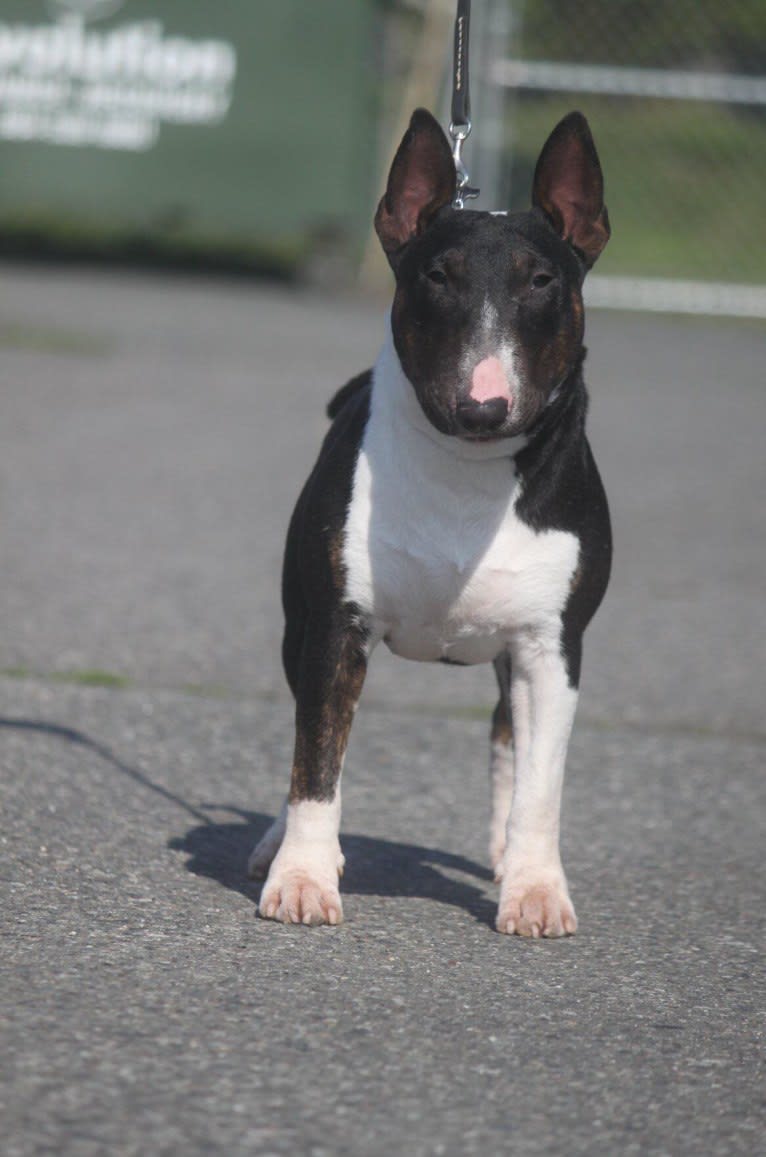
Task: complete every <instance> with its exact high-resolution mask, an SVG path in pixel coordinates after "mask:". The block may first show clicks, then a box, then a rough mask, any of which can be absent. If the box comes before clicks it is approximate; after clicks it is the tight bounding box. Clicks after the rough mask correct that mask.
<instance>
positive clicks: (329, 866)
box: [258, 841, 345, 924]
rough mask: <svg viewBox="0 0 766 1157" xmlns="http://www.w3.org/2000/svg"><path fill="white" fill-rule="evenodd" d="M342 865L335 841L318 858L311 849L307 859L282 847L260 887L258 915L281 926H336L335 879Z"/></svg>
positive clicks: (296, 850) (297, 850) (339, 916)
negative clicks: (261, 887) (277, 921)
mask: <svg viewBox="0 0 766 1157" xmlns="http://www.w3.org/2000/svg"><path fill="white" fill-rule="evenodd" d="M312 853H313V854H312ZM344 863H345V860H344V858H343V854H342V853H341V850H340V844H338V843H337V841H336V843H335V847H334V848H328V849H327V850H326V851H322V852H321V853H319V854H318V849H316V848H314V849H312V850H311V852H310V853H309V854H308V855H306V854H301V850H300V848H296V847H292V848H286V847H285V846H284V844H283V846H282V848H281V849H280V852H279V854H278V855H277V856H276V858H275V859H274V862H273V864H272V865H271V871H270V872H269V876H268V879H267V880H266V883H265V884H264V885H263V890H262V892H261V898H260V901H259V904H258V911H259V912H260V914H261V916H265V917H266V919H267V920H279V921H281V923H283V924H340V923H341V921H342V920H343V905H342V904H341V899H340V893H339V891H338V878H339V877H340V876H341V875H342V874H343V865H344Z"/></svg>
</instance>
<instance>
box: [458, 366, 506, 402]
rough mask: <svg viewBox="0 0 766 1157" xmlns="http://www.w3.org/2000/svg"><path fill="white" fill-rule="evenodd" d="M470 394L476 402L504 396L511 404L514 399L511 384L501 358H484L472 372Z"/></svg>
mask: <svg viewBox="0 0 766 1157" xmlns="http://www.w3.org/2000/svg"><path fill="white" fill-rule="evenodd" d="M468 396H469V398H472V399H473V400H474V402H489V401H491V400H492V399H494V398H503V399H504V400H505V401H506V402H507V403H508V405H509V406H510V404H511V402H512V401H513V396H512V394H511V386H510V383H509V381H508V378H507V376H506V373H505V370H504V369H503V363H502V362H501V361H500V358H482V360H481V361H480V362H479V363H478V365H477V366H476V367H475V368H474V371H473V373H472V374H471V392H470V393H469V395H468Z"/></svg>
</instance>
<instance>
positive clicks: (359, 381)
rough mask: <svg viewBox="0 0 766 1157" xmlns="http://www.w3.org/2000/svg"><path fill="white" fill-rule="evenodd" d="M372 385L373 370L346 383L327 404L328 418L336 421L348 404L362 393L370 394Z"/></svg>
mask: <svg viewBox="0 0 766 1157" xmlns="http://www.w3.org/2000/svg"><path fill="white" fill-rule="evenodd" d="M371 384H372V370H363V371H362V373H361V374H357V375H356V377H354V378H352V379H351V381H349V382H346V384H345V386H341V388H340V389H339V390H338V392H337V393H336V394H334V395H333V397H332V398H331V399H330V401H329V402H328V403H327V417H328V418H330V419H332V420H333V421H334V420H335V419H336V418H337V417H338V414H340V412H341V410H342V409H344V407H345V405H346V403H347V402H350V401H351V399H352V398H356V397H357V395H358V394H360V393H361V392H362V391H367V392H368V393H369V390H370V386H371Z"/></svg>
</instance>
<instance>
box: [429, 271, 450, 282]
mask: <svg viewBox="0 0 766 1157" xmlns="http://www.w3.org/2000/svg"><path fill="white" fill-rule="evenodd" d="M426 277H427V278H428V280H429V281H432V282H433V283H434V285H446V284H447V281H448V278H447V274H446V273H445V272H444V270H443V269H429V270H428V272H427V273H426Z"/></svg>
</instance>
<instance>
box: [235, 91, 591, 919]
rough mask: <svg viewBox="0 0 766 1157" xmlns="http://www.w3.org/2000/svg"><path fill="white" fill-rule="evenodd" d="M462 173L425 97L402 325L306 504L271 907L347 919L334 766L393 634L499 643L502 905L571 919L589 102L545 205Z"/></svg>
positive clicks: (270, 912)
mask: <svg viewBox="0 0 766 1157" xmlns="http://www.w3.org/2000/svg"><path fill="white" fill-rule="evenodd" d="M454 196H455V167H454V164H453V160H452V155H451V153H450V148H449V144H448V142H447V139H446V137H445V136H444V134H443V132H442V130H441V129H440V127H439V125H438V124H437V122H436V121H435V120H434V118H433V117H432V116H431V115H430V114H429V113H427V112H425V111H423V110H418V111H417V112H415V114H414V115H413V117H412V121H411V123H410V127H409V129H408V131H407V133H406V135H405V137H404V139H403V140H402V143H401V145H400V147H399V150H398V152H397V154H396V157H395V159H394V162H393V165H392V167H391V172H390V175H389V179H388V187H387V189H386V193H385V195H384V197H383V199H382V200H381V202H380V205H379V207H378V211H377V215H376V218H375V227H376V229H377V233H378V236H379V238H380V241H381V244H382V246H383V249H384V250H385V252H386V255H387V257H388V260H389V262H390V264H391V267H392V268H393V271H394V273H395V275H396V294H395V297H394V303H393V308H392V311H391V325H390V330H389V332H388V334H387V337H386V340H385V343H384V345H383V349H382V352H381V354H380V357H379V358H378V361H377V363H376V365H375V367H374V369H373V370H371V371H368V372H367V373H364V374H361V375H360V376H359V377H357V378H355V379H353V380H352V381H351V382H349V383H348V385H347V386H345V387H344V388H343V389H342V390H341V391H340V392H339V393H338V394H337V395H336V397H335V398H334V399H333V401H332V402H331V403H330V406H329V410H328V412H329V415H330V417H331V418H333V419H334V420H333V424H332V427H331V429H330V431H329V433H328V434H327V437H326V438H325V441H324V445H323V447H322V450H321V453H320V455H319V460H318V462H317V464H316V466H315V468H314V470H313V473H312V474H311V476H310V478H309V480H308V482H307V483H306V486H305V487H304V490H303V493H302V494H301V497H300V499H299V501H298V505H297V507H296V510H295V513H294V515H293V519H292V522H291V524H290V530H289V534H288V538H287V547H286V553H285V563H284V574H283V600H284V608H285V615H286V628H285V636H284V647H283V657H284V665H285V670H286V673H287V679H288V682H289V684H290V687H291V689H292V691H293V693H294V695H295V699H296V740H295V757H294V762H293V768H292V779H291V783H290V793H289V796H288V800H287V802H286V804H285V807H284V809H283V811H282V813H281V815H280V816H279V818H278V819H277V820H276V821H275V823H274V824H273V825H272V827H271V828H270V829H269V831H268V832H267V833H266V835H265V836H264V838H263V839H262V840H261V841H260V843H259V844H258V846H257V847H256V849H255V851H254V852H253V854H252V856H251V858H250V871H251V873H252V874H253V875H255V876H257V875H262V874H265V873H266V871H267V870H268V878H267V879H266V882H265V884H264V886H263V891H262V893H261V899H260V912H261V914H262V915H263V916H266V917H270V918H273V919H276V920H281V921H284V922H286V923H303V924H321V923H330V924H336V923H338V922H339V921H340V920H341V919H342V907H341V900H340V895H339V892H338V877H339V875H340V873H341V871H342V868H343V856H342V854H341V849H340V843H339V840H338V832H339V825H340V775H341V768H342V765H343V758H344V754H345V750H346V744H347V740H348V735H349V729H350V727H351V721H352V719H353V716H354V711H355V708H356V705H357V701H358V699H359V695H360V692H361V690H362V684H363V681H364V677H365V672H366V669H367V662H368V660H369V657H370V654H371V653H372V651H373V649H374V647H375V645H376V644H377V643H379V642H380V641H381V640H383V641H384V642H385V643H386V644H387V645H388V646H389V648H390V649H391V650H392V651H393V652H394V653H395V654H397V655H402V656H404V657H405V658H408V659H419V660H423V661H427V662H435V661H441V662H448V663H463V664H468V663H490V662H491V663H493V664H494V667H495V672H496V674H497V679H498V683H499V685H500V699H499V702H498V704H497V708H496V709H495V713H494V717H493V722H492V735H491V765H490V779H491V793H492V818H491V824H490V842H489V851H490V858H491V862H492V865H493V867H494V869H495V873H496V876H497V878H498V879H499V880H500V881H501V891H500V904H499V909H498V914H497V927H498V929H499V930H500V931H501V932H516V933H519V934H521V935H522V936H562V935H565V934H568V933H572V932H574V931H575V929H576V926H577V920H576V917H575V912H574V908H573V906H572V902H571V900H570V898H569V892H568V888H567V881H566V877H565V875H564V871H563V869H562V866H561V859H560V856H559V813H560V802H561V790H562V782H563V776H564V761H565V756H566V750H567V743H568V740H569V734H570V731H571V727H572V721H573V718H574V713H575V705H576V703H577V688H578V682H579V678H580V659H581V652H582V636H583V631H584V629H585V627H586V625H587V624H588V622H589V620H590V619H591V617H592V615H593V614H594V612H595V611H596V608H597V607H598V605H599V603H600V602H601V599H602V597H603V595H604V591H605V590H606V586H607V581H608V578H609V567H610V560H611V535H610V527H609V512H608V508H607V503H606V497H605V494H604V490H603V487H602V485H601V480H600V478H599V475H598V471H597V469H596V465H595V462H594V460H593V456H592V454H591V450H590V447H589V445H588V442H587V439H586V437H585V413H586V408H587V395H586V390H585V385H584V382H583V376H582V364H583V359H584V356H585V351H584V348H583V344H582V341H583V328H584V327H583V304H582V296H581V291H582V284H583V279H584V277H585V274H586V272H587V270H588V269H590V267H591V266H592V265H593V263H594V261H595V260H596V258H597V257H598V255H599V254H600V252H601V250H602V249H603V248H604V245H605V244H606V242H607V240H608V238H609V221H608V216H607V211H606V207H605V205H604V202H603V179H602V175H601V168H600V165H599V161H598V157H597V155H596V150H595V147H594V144H593V139H592V137H591V134H590V131H589V128H588V125H587V122H586V121H585V119H584V117H583V116H581V115H580V114H579V113H571V114H570V115H569V116H567V117H566V118H565V119H564V120H562V121H561V123H560V124H559V125H558V126H557V127H556V128H555V129H554V131H553V133H552V134H551V136H550V137H549V139H548V141H547V143H546V144H545V147H544V148H543V151H542V153H541V155H540V158H539V160H538V162H537V168H536V171H535V176H534V187H533V192H532V202H533V207H532V209H531V210H530V211H529V212H524V213H513V214H509V215H501V214H491V213H483V212H468V211H457V210H455V209H453V208H452V202H453V198H454Z"/></svg>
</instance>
